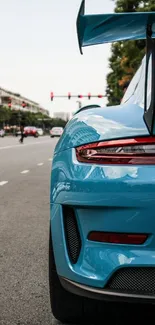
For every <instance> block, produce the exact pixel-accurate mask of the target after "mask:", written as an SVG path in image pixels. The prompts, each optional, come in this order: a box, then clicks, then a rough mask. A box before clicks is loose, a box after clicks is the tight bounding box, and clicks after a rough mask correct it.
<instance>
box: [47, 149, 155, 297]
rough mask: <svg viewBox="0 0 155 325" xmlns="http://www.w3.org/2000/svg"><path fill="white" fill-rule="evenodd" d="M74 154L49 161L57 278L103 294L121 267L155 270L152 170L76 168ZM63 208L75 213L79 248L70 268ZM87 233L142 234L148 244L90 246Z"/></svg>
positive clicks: (154, 184) (78, 165) (154, 170)
mask: <svg viewBox="0 0 155 325" xmlns="http://www.w3.org/2000/svg"><path fill="white" fill-rule="evenodd" d="M74 154H75V152H74V150H66V151H63V152H61V153H59V154H56V155H55V156H54V159H53V169H52V179H51V181H52V183H51V225H52V227H51V230H52V240H53V247H54V255H55V262H56V267H57V272H58V275H59V276H61V277H62V278H65V279H69V280H70V281H72V282H73V283H80V284H81V285H82V286H86V288H87V286H88V288H90V287H93V288H98V289H99V290H103V289H102V288H105V286H106V285H107V283H108V281H109V279H110V278H111V277H112V276H113V274H114V273H115V272H116V271H117V270H119V269H121V268H128V267H139V268H141V267H153V268H155V195H154V193H155V177H154V175H155V166H137V167H133V166H98V165H93V166H92V165H91V164H81V163H78V162H77V161H76V157H75V155H74ZM64 205H65V206H70V207H71V208H73V209H74V213H75V217H76V221H77V224H78V229H79V233H80V239H81V243H82V245H81V250H80V254H79V257H78V260H77V262H76V263H75V264H74V263H72V261H71V259H70V257H69V251H68V247H67V243H66V231H65V229H64V213H63V206H64ZM91 231H103V232H114V233H115V232H116V233H117V232H118V233H131V234H132V233H137V234H138V233H141V234H147V235H148V239H147V241H146V242H145V243H144V244H142V245H121V244H109V243H101V242H92V241H90V240H88V234H89V233H90V232H91ZM72 234H73V233H72ZM73 246H74V243H73ZM154 282H155V281H154ZM150 291H151V290H150Z"/></svg>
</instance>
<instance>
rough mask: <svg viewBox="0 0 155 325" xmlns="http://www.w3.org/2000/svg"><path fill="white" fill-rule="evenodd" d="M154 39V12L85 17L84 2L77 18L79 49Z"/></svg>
mask: <svg viewBox="0 0 155 325" xmlns="http://www.w3.org/2000/svg"><path fill="white" fill-rule="evenodd" d="M147 31H148V32H149V33H151V35H150V36H151V37H152V38H155V12H135V13H112V14H93V15H85V0H83V1H82V3H81V7H80V10H79V13H78V17H77V34H78V41H79V48H80V52H81V54H82V47H85V46H90V45H98V44H103V43H112V42H118V41H125V40H140V39H146V37H147Z"/></svg>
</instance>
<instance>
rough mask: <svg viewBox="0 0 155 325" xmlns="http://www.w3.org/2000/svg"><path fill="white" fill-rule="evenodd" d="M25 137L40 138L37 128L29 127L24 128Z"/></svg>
mask: <svg viewBox="0 0 155 325" xmlns="http://www.w3.org/2000/svg"><path fill="white" fill-rule="evenodd" d="M24 134H25V137H27V136H33V137H35V138H37V137H38V136H39V133H38V130H37V128H36V127H35V126H27V127H25V128H24Z"/></svg>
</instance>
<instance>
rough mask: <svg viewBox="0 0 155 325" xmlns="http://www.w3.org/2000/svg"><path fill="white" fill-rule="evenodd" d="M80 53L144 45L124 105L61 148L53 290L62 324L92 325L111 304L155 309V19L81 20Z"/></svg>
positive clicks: (93, 114)
mask: <svg viewBox="0 0 155 325" xmlns="http://www.w3.org/2000/svg"><path fill="white" fill-rule="evenodd" d="M84 5H85V4H84V1H83V2H82V5H81V8H80V11H79V14H78V18H77V32H78V40H79V46H80V50H81V52H82V47H84V46H89V45H96V44H101V43H106V42H114V41H122V40H138V39H146V43H147V49H146V55H145V57H144V58H143V60H142V63H141V66H140V67H139V69H138V71H137V73H136V74H135V76H134V78H133V79H132V81H131V83H130V85H129V87H128V89H127V91H126V93H125V95H124V97H123V99H122V101H121V104H120V105H118V106H115V107H105V108H102V107H98V106H97V105H96V106H94V107H92V106H90V107H89V106H88V107H85V109H81V110H79V111H78V112H77V113H76V114H75V115H74V117H73V118H72V120H70V121H69V122H68V123H67V126H66V128H65V130H64V133H63V135H62V136H61V138H60V139H59V142H58V143H57V146H56V148H55V153H54V158H53V165H52V174H51V194H50V239H49V283H50V297H51V307H52V311H53V314H54V316H55V317H56V318H57V319H59V320H60V321H63V322H67V323H75V322H76V323H77V322H80V321H81V320H83V321H86V320H87V319H88V318H90V317H91V315H92V314H94V313H96V311H97V305H98V304H100V305H101V304H102V308H103V311H104V307H105V309H106V308H108V307H107V306H109V302H111V307H110V308H111V309H110V312H111V313H112V312H113V306H114V305H115V304H113V302H116V303H117V302H123V303H124V302H131V303H137V302H138V304H139V303H140V304H141V303H144V304H146V303H149V304H150V305H153V304H155V13H154V12H147V13H146V12H145V13H144V12H140V13H126V14H125V13H120V14H119V13H115V14H103V15H102V14H100V15H96V14H94V15H85V13H84Z"/></svg>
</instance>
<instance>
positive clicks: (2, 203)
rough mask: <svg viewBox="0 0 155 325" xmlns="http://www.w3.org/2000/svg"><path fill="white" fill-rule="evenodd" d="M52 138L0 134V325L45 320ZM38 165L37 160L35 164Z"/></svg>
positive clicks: (47, 314)
mask: <svg viewBox="0 0 155 325" xmlns="http://www.w3.org/2000/svg"><path fill="white" fill-rule="evenodd" d="M56 141H57V140H55V139H51V138H49V137H43V138H41V137H40V138H38V139H33V138H27V139H25V143H24V144H23V145H22V144H19V143H18V139H17V138H4V139H1V138H0V279H1V285H0V288H1V289H0V291H1V298H0V299H1V300H0V324H1V325H2V324H3V325H15V324H16V325H17V324H18V325H38V324H42V325H46V324H48V325H50V324H54V325H55V324H56V323H57V322H56V321H55V320H54V318H53V317H52V315H51V311H50V304H49V292H48V229H49V182H50V171H51V159H52V155H53V149H54V147H55V144H56ZM38 164H39V165H38Z"/></svg>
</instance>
